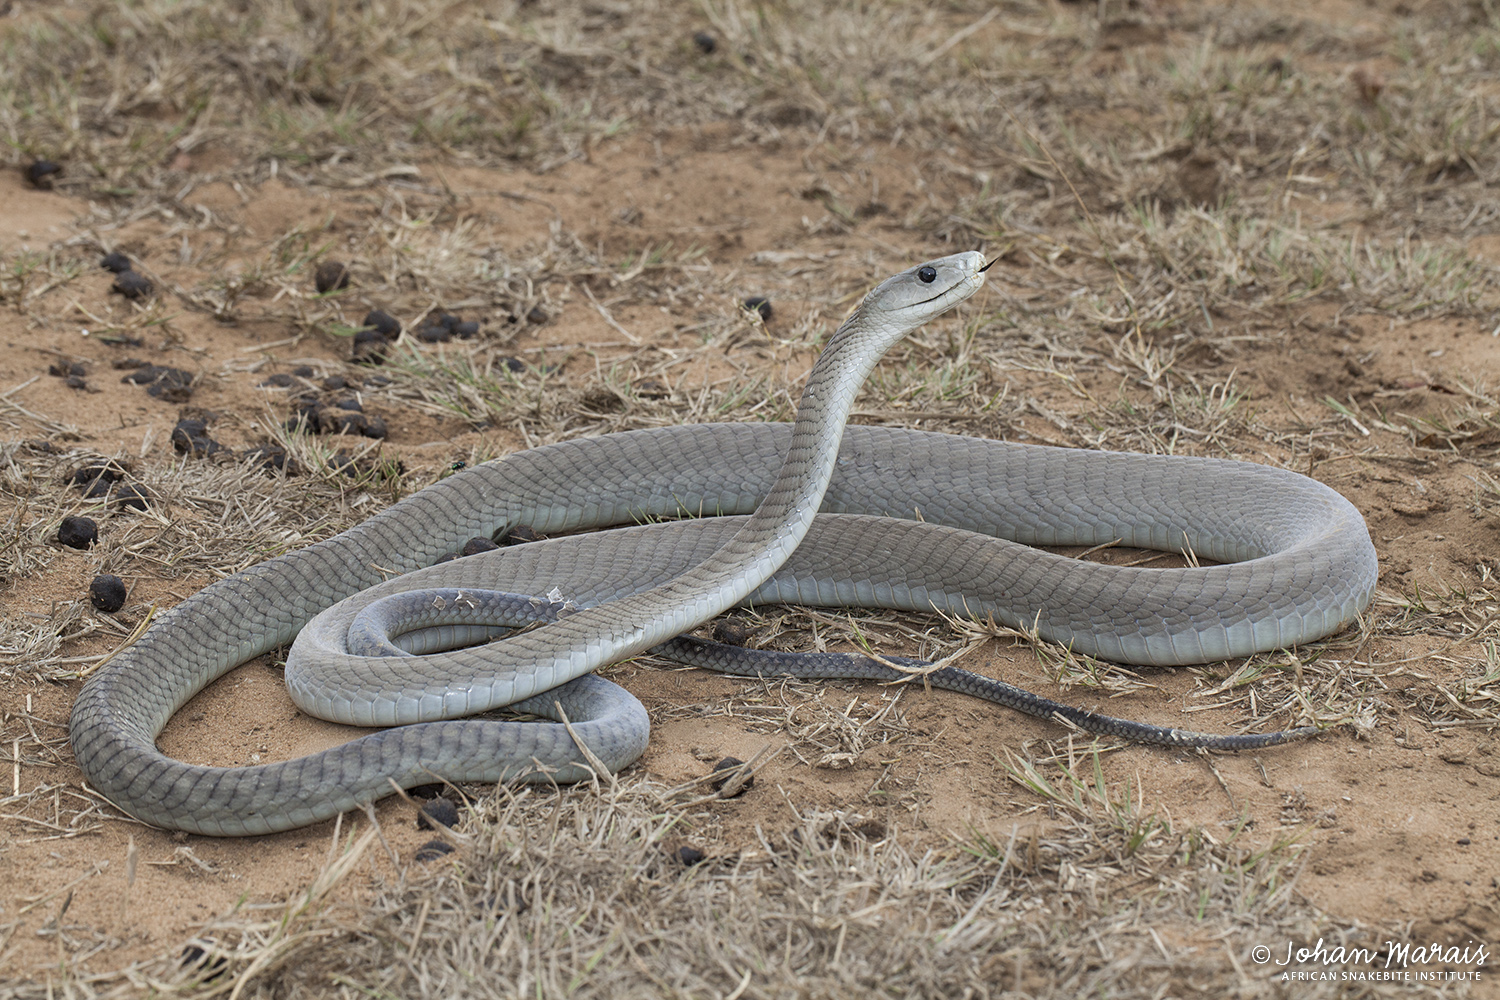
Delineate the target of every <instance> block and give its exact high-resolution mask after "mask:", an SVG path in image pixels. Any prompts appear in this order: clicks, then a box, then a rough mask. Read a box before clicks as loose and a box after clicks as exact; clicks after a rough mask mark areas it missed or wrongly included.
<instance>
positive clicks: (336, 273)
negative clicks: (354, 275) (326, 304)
mask: <svg viewBox="0 0 1500 1000" xmlns="http://www.w3.org/2000/svg"><path fill="white" fill-rule="evenodd" d="M313 286H314V287H315V288H317V290H318V294H319V295H326V294H327V293H329V292H336V291H338V290H339V289H341V288H348V287H349V269H348V268H347V267H345V266H344V264H343V263H342V262H341V261H337V260H325V261H324V262H323V263H321V264H319V265H318V267H317V270H315V271H313Z"/></svg>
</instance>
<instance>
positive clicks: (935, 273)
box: [860, 250, 985, 330]
mask: <svg viewBox="0 0 1500 1000" xmlns="http://www.w3.org/2000/svg"><path fill="white" fill-rule="evenodd" d="M984 268H985V263H984V255H983V254H981V253H976V252H975V251H972V250H970V251H968V252H966V253H956V254H951V255H949V256H947V257H939V258H938V259H937V260H929V261H927V262H926V263H923V264H918V265H917V266H916V267H912V268H907V269H906V270H905V271H902V272H901V273H900V274H895V275H892V276H891V277H889V278H887V279H885V280H884V281H882V282H881V283H880V284H878V285H876V286H875V290H874V291H872V292H870V294H869V295H867V296H865V301H864V303H863V304H862V305H861V306H860V311H861V312H864V313H866V314H870V315H872V318H873V317H876V316H878V317H879V319H880V320H881V322H882V323H890V324H893V325H896V326H900V327H903V328H904V329H906V330H912V329H915V328H916V327H918V326H920V325H922V324H923V323H926V322H927V321H928V320H930V319H935V318H936V317H938V316H940V315H942V314H943V313H945V312H947V311H948V310H949V309H951V308H953V307H954V306H956V305H958V304H959V303H960V302H962V301H963V300H964V299H966V298H968V297H969V296H970V295H973V294H974V293H975V292H977V291H978V290H979V286H980V285H983V284H984V273H983V271H984Z"/></svg>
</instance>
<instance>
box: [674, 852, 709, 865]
mask: <svg viewBox="0 0 1500 1000" xmlns="http://www.w3.org/2000/svg"><path fill="white" fill-rule="evenodd" d="M706 857H708V855H706V854H704V853H703V852H702V851H700V850H698V848H696V847H679V848H678V849H677V860H678V861H681V862H682V863H683V864H685V865H687V866H688V867H689V868H691V867H692V866H693V865H701V864H702V863H703V860H704V858H706Z"/></svg>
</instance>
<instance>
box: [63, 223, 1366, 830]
mask: <svg viewBox="0 0 1500 1000" xmlns="http://www.w3.org/2000/svg"><path fill="white" fill-rule="evenodd" d="M988 266H989V265H987V264H985V263H984V257H983V256H982V255H981V254H979V253H977V252H965V253H959V254H954V255H950V256H946V257H941V258H938V259H935V260H931V261H928V262H926V263H923V264H920V265H918V266H915V267H911V268H908V269H907V270H904V271H902V272H900V273H899V274H896V275H894V276H892V277H890V278H887V279H886V280H884V281H882V282H880V283H879V284H878V285H876V286H875V287H874V288H873V289H872V290H871V291H870V292H869V293H868V294H867V295H866V296H865V297H864V298H863V300H862V301H861V302H860V304H859V306H858V307H857V308H856V309H855V310H854V311H853V312H852V313H850V315H849V317H848V318H847V319H846V320H845V321H844V322H843V323H842V324H841V325H840V326H839V328H838V329H837V330H836V331H835V332H834V334H833V335H832V336H831V337H830V339H829V341H828V343H827V344H826V346H825V349H824V351H823V352H822V354H821V355H820V357H819V359H818V361H817V363H816V364H815V365H814V367H813V369H812V370H811V372H810V373H809V375H808V377H807V381H806V384H805V387H804V389H803V393H802V396H801V399H800V401H799V403H798V406H797V411H796V420H795V422H793V423H791V424H787V423H771V422H764V423H754V422H750V423H710V424H688V425H681V426H669V427H660V428H652V429H646V430H636V431H625V432H619V433H614V434H605V435H600V436H597V437H589V438H578V439H570V440H567V441H563V442H560V443H556V444H550V445H546V446H542V447H537V448H532V449H527V450H523V451H520V452H517V453H515V454H512V455H509V456H506V457H504V458H502V459H499V460H496V461H492V462H487V463H484V464H480V465H476V466H474V467H472V468H467V469H464V470H462V471H459V472H457V473H455V474H453V475H451V476H448V477H447V478H443V479H440V480H438V481H437V482H435V483H433V484H432V485H429V486H427V487H426V488H424V489H421V490H419V491H417V492H415V493H413V494H412V495H411V496H409V497H407V498H405V499H404V500H401V501H400V502H398V503H396V504H394V505H392V506H390V507H389V508H387V509H385V510H383V511H381V512H379V513H377V514H375V515H374V516H372V517H371V518H369V519H368V520H366V521H364V522H362V523H360V524H358V525H356V526H354V527H353V528H351V529H349V530H347V531H345V532H343V533H341V534H339V535H336V536H334V537H332V538H329V539H325V540H323V541H320V542H317V543H315V544H312V545H309V546H306V547H304V548H300V549H296V550H293V551H290V552H287V553H285V554H282V555H279V556H276V557H274V558H271V559H268V560H265V561H263V562H260V563H257V564H255V565H253V566H250V567H248V568H246V569H244V570H242V571H241V572H239V573H236V574H234V575H232V576H229V577H227V578H225V579H223V580H219V581H217V582H214V583H212V584H210V585H209V586H207V587H205V588H204V589H203V590H201V591H199V592H197V593H195V594H193V595H191V596H189V597H188V598H187V599H186V600H184V601H182V602H180V603H179V604H177V605H176V606H174V607H172V608H170V609H168V610H166V611H164V612H162V613H161V614H160V615H159V616H158V617H156V618H155V619H154V620H153V621H152V622H151V624H150V625H149V627H148V628H146V629H145V631H144V633H143V634H142V635H141V636H140V637H139V638H138V639H137V640H136V641H135V642H134V643H132V644H130V645H128V646H126V647H125V648H123V649H121V650H119V651H118V652H117V653H116V654H115V655H114V656H113V658H112V659H110V660H109V661H108V662H107V663H106V664H105V665H104V666H103V667H102V668H100V669H99V670H98V671H96V672H95V673H94V674H93V675H92V676H91V677H90V678H89V679H88V680H87V681H86V683H85V684H84V686H83V688H82V690H81V691H80V692H79V695H78V697H77V699H76V700H75V702H74V706H73V710H72V717H71V720H70V737H71V744H72V748H73V752H74V755H75V758H76V760H77V762H78V764H79V766H80V768H81V769H82V771H83V773H84V776H85V778H86V780H87V781H88V783H89V785H90V786H91V787H92V788H94V789H95V790H97V791H98V792H100V793H101V794H103V795H104V796H105V797H106V798H108V799H109V800H110V801H111V802H113V803H114V804H115V805H116V806H118V807H119V808H120V809H122V810H123V811H124V812H126V813H128V814H129V815H131V816H133V817H135V818H137V819H140V820H142V821H144V822H146V823H149V824H152V825H156V826H160V827H164V828H171V829H180V830H185V831H188V832H192V833H199V834H206V835H213V836H245V835H254V834H264V833H272V832H276V831H281V830H287V829H293V828H296V827H300V826H305V825H307V824H310V823H314V822H317V821H319V820H321V819H325V818H329V817H332V816H334V815H337V814H338V813H341V812H344V811H347V810H349V809H353V808H356V807H360V806H364V805H366V804H368V803H370V802H373V801H374V800H377V799H379V798H381V797H383V796H385V795H388V794H391V793H393V792H394V791H395V790H396V789H397V788H410V787H413V786H415V785H418V784H425V783H429V782H432V781H435V780H442V781H454V782H457V781H482V782H498V781H508V780H531V781H554V782H567V781H576V780H580V779H583V778H586V777H587V776H589V775H590V774H597V773H598V771H599V770H600V769H601V768H603V769H607V770H609V771H617V770H619V769H621V768H623V767H626V766H628V765H629V764H630V763H632V762H633V761H635V760H636V759H637V758H639V757H640V755H641V754H642V753H643V752H644V750H645V748H646V745H647V740H648V735H649V728H650V720H649V717H648V714H647V712H646V710H645V708H644V707H643V706H642V705H641V703H640V701H639V700H638V699H636V698H635V697H634V696H633V695H631V694H630V693H629V692H628V691H625V690H624V689H623V688H621V687H619V686H618V685H616V684H614V683H613V682H611V681H609V680H606V679H604V678H602V677H600V676H599V675H598V674H597V673H595V671H596V670H598V669H599V668H600V667H603V666H606V665H608V664H612V663H616V662H618V661H620V660H623V659H627V658H629V657H632V656H635V655H637V654H640V653H642V652H644V651H647V650H652V649H664V650H673V651H675V655H681V656H683V657H684V658H686V659H688V660H689V661H691V662H698V663H700V664H702V665H705V666H709V667H713V668H714V669H721V670H725V671H728V672H737V673H742V674H749V675H757V674H759V675H762V676H764V675H765V674H767V673H780V672H783V671H785V672H788V673H796V672H798V671H802V672H803V674H804V675H806V676H862V677H869V676H874V677H876V678H882V677H883V678H885V679H887V680H889V679H905V680H910V679H911V678H912V677H920V678H921V679H923V680H924V681H926V682H930V683H936V684H937V686H948V687H952V688H954V689H955V690H960V691H965V692H967V693H972V694H977V695H978V696H980V697H989V698H991V699H992V700H996V701H999V702H1000V703H1001V704H1009V705H1011V706H1012V707H1017V708H1020V709H1021V710H1023V711H1028V712H1031V713H1032V714H1035V715H1041V716H1043V717H1053V718H1060V719H1063V720H1066V721H1069V722H1072V723H1074V724H1077V725H1080V726H1082V727H1083V728H1085V729H1093V730H1094V731H1096V732H1102V733H1114V734H1118V735H1122V736H1124V737H1126V738H1141V739H1144V740H1146V741H1148V742H1157V743H1163V744H1167V745H1177V746H1209V747H1219V748H1223V749H1240V748H1244V747H1254V746H1265V745H1272V744H1274V743H1277V742H1281V741H1283V740H1285V739H1291V738H1297V737H1301V736H1305V735H1308V734H1310V733H1312V732H1315V731H1316V729H1315V728H1314V727H1311V726H1305V727H1301V728H1299V729H1293V730H1289V731H1286V732H1280V733H1269V734H1254V733H1250V734H1229V735H1226V736H1214V735H1212V734H1196V733H1192V732H1189V731H1185V730H1178V729H1172V728H1167V727H1155V726H1150V725H1148V724H1145V723H1134V722H1129V721H1126V720H1116V719H1111V718H1110V717H1108V716H1103V715H1094V714H1093V713H1089V712H1085V711H1083V710H1081V709H1077V708H1073V707H1072V706H1067V705H1063V704H1061V703H1058V702H1053V701H1050V700H1048V699H1045V698H1040V697H1039V696H1036V695H1032V694H1030V693H1028V692H1025V691H1023V690H1022V689H1020V688H1011V687H1009V686H1008V685H1004V684H1001V683H1000V682H998V681H990V680H988V679H985V678H982V677H980V676H979V675H977V674H972V673H969V672H967V671H962V670H957V669H956V668H954V667H951V666H941V667H928V666H923V665H920V662H919V661H907V660H900V659H888V658H884V657H874V658H873V659H872V658H871V657H867V656H864V655H863V654H832V653H829V654H817V653H815V654H805V657H808V658H810V659H803V660H801V661H799V663H798V665H795V666H792V665H788V664H787V662H786V660H785V658H786V656H787V655H788V654H778V653H773V652H768V651H763V652H762V653H761V654H760V655H761V656H762V659H759V660H757V659H755V658H754V656H753V655H751V654H750V653H748V652H747V651H741V650H736V649H734V648H732V647H731V648H726V647H724V646H722V645H721V644H716V643H712V642H708V641H705V640H702V639H698V638H694V637H692V636H688V635H684V633H688V632H690V631H691V630H693V629H694V628H696V627H697V626H699V625H700V624H702V623H704V622H707V621H709V620H710V619H712V618H713V617H715V616H716V615H718V614H720V613H721V612H723V611H725V610H728V609H731V608H734V607H736V606H744V605H747V604H748V605H752V606H759V605H764V604H778V603H779V604H799V603H800V604H808V605H816V606H825V607H883V608H895V609H907V610H916V611H929V612H930V611H933V610H934V609H935V610H937V611H939V612H942V613H944V614H956V615H966V616H970V617H975V618H979V619H983V620H992V621H995V622H997V623H1002V624H1008V625H1010V626H1012V627H1015V628H1021V629H1026V630H1030V631H1032V632H1034V633H1035V634H1036V635H1038V636H1040V637H1042V638H1045V639H1048V640H1051V641H1055V642H1060V643H1064V644H1067V645H1069V646H1070V647H1071V648H1072V649H1073V650H1075V651H1076V652H1079V653H1083V654H1087V655H1091V656H1098V657H1102V658H1105V659H1110V660H1117V661H1120V662H1124V663H1140V664H1161V665H1177V664H1188V663H1201V662H1211V661H1214V660H1218V659H1224V658H1230V657H1239V656H1248V655H1250V654H1252V653H1255V652H1261V651H1269V650H1274V649H1279V648H1284V647H1291V646H1295V645H1297V644H1299V643H1305V642H1310V641H1312V640H1315V639H1317V638H1319V637H1322V636H1326V635H1328V634H1331V633H1333V632H1336V631H1338V630H1339V629H1341V628H1343V627H1344V626H1345V625H1347V624H1348V623H1349V622H1351V621H1352V620H1354V619H1355V618H1356V617H1357V616H1358V615H1359V613H1360V612H1361V611H1362V610H1363V609H1364V608H1365V607H1366V605H1368V603H1369V601H1370V599H1371V596H1372V594H1373V591H1374V586H1375V579H1376V574H1377V563H1376V556H1375V551H1374V548H1373V545H1372V544H1371V542H1370V537H1369V532H1368V529H1367V528H1366V526H1365V523H1364V520H1363V517H1362V516H1361V515H1360V513H1359V511H1358V510H1357V508H1355V507H1354V505H1353V504H1351V503H1350V502H1349V501H1348V500H1346V499H1345V498H1344V497H1343V496H1341V495H1340V494H1339V493H1337V492H1336V491H1335V490H1333V489H1331V488H1330V487H1328V486H1326V485H1324V484H1322V483H1319V482H1317V481H1315V480H1313V479H1311V478H1309V477H1304V476H1301V475H1298V474H1296V473H1293V472H1290V471H1287V470H1284V469H1280V468H1276V467H1273V466H1268V465H1261V464H1257V463H1248V462H1240V461H1233V460H1229V459H1213V458H1198V457H1190V456H1161V455H1141V454H1128V453H1115V452H1102V451H1088V450H1082V449H1067V448H1056V447H1047V446H1039V445H1028V444H1019V443H1012V442H1003V441H991V440H986V439H980V438H972V437H965V436H958V435H950V434H941V433H935V432H928V431H917V430H907V429H900V428H892V427H882V426H867V425H848V426H846V425H847V422H848V417H849V414H850V412H851V410H852V408H853V406H854V400H855V397H856V394H857V393H858V392H859V390H860V387H861V385H862V383H863V382H864V380H865V378H866V377H867V376H868V375H869V373H870V372H871V371H872V370H873V368H874V366H875V364H876V363H877V361H878V360H879V359H880V358H881V357H882V356H883V355H884V354H885V352H886V351H887V350H888V349H889V348H890V347H891V346H892V345H894V344H895V343H897V342H899V341H900V340H901V339H902V338H903V337H905V336H906V335H907V334H908V333H910V332H912V331H913V330H915V329H917V328H918V327H920V326H921V325H923V324H924V323H926V322H928V321H930V320H932V319H934V318H936V317H938V316H940V315H942V314H943V313H945V312H947V311H948V310H949V309H951V308H953V307H954V306H956V305H957V304H959V303H960V302H962V301H964V300H965V299H967V298H969V297H970V296H971V295H972V294H973V293H974V292H975V291H976V290H977V289H978V288H980V287H981V286H982V285H983V284H984V281H985V269H986V268H987V267H988ZM515 525H526V526H529V527H531V528H532V529H533V530H535V531H536V532H538V533H540V534H542V535H544V536H550V537H547V539H546V540H544V541H538V542H532V543H530V544H526V545H518V546H507V547H504V548H500V549H497V550H495V551H491V552H485V553H482V554H479V555H474V556H469V557H467V558H461V559H451V560H448V561H440V560H442V558H443V557H444V555H445V554H447V553H451V552H452V551H453V550H455V549H457V548H459V547H460V546H461V545H463V543H464V542H465V540H467V539H471V538H475V537H492V538H498V537H502V536H503V533H504V532H506V531H508V530H509V529H510V528H511V527H513V526H515ZM596 528H611V529H612V530H603V531H593V530H590V529H596ZM1111 543H1118V544H1122V545H1126V546H1132V547H1138V548H1148V549H1161V550H1167V551H1176V552H1187V551H1191V552H1192V553H1194V554H1196V555H1197V556H1199V557H1203V558H1206V559H1209V560H1213V561H1214V562H1215V564H1213V565H1202V566H1193V565H1189V566H1185V567H1181V568H1164V569H1154V568H1150V567H1143V566H1121V565H1110V564H1105V563H1097V562H1090V561H1086V560H1080V559H1075V558H1069V557H1067V556H1065V555H1062V554H1059V553H1056V552H1052V551H1048V550H1047V549H1045V548H1038V547H1037V546H1053V547H1059V546H1079V545H1084V546H1095V545H1104V544H1111ZM512 626H517V627H512ZM497 629H509V632H508V634H506V636H505V638H504V639H503V640H502V641H488V640H489V638H490V637H491V636H492V635H495V634H497V631H496V630H497ZM294 640H295V641H294ZM288 643H291V648H290V650H289V651H288V653H287V659H286V684H287V688H288V691H289V692H290V694H291V697H292V699H293V701H294V702H295V703H296V704H297V706H298V707H299V709H301V710H302V711H305V712H308V713H309V714H312V715H317V716H319V717H323V718H327V719H330V720H332V721H337V722H345V723H350V724H354V725H360V726H370V727H385V728H379V729H376V731H374V732H371V733H369V734H366V735H363V736H360V737H358V738H355V739H352V740H350V741H348V742H346V743H343V744H340V745H338V746H335V747H332V748H330V749H327V750H324V751H321V752H317V753H312V754H309V755H307V756H303V757H296V758H293V759H290V760H284V761H275V762H269V763H259V764H253V765H249V766H243V767H211V766H199V765H194V764H189V763H185V762H183V761H179V760H176V759H173V758H172V757H170V756H168V755H167V754H165V753H163V752H162V751H161V750H159V749H158V748H157V746H156V738H157V736H158V735H159V734H160V732H161V731H162V729H163V728H164V727H165V726H166V724H167V722H168V721H169V720H170V719H171V717H172V715H173V714H174V713H175V712H176V711H177V710H178V709H179V708H181V707H182V706H183V705H184V704H186V702H187V701H188V700H189V699H190V698H192V697H193V696H194V695H195V694H196V693H198V692H199V691H201V690H203V688H205V687H206V686H207V685H208V684H210V683H211V682H212V681H214V680H215V679H216V678H218V677H220V676H222V675H223V674H225V673H227V672H228V671H229V670H231V669H233V668H234V667H235V666H237V665H239V664H241V663H244V662H246V661H247V660H249V659H251V658H253V657H256V656H259V655H261V654H263V653H266V652H268V651H271V650H274V649H277V648H278V647H282V646H285V645H286V644H288ZM455 647H456V648H455ZM747 657H749V658H748V659H747ZM766 657H769V658H768V659H767V658H766ZM809 663H810V664H811V665H810V666H809V665H808V664H809ZM913 663H917V664H918V665H917V666H913V665H912V664H913ZM747 664H748V665H747ZM507 706H508V709H507V710H508V711H512V712H519V713H522V714H524V715H528V716H531V717H533V718H532V720H531V721H517V720H515V719H513V718H496V717H493V716H494V712H493V711H492V710H495V709H499V708H502V707H507ZM476 715H478V716H482V717H477V718H476V717H473V716H476Z"/></svg>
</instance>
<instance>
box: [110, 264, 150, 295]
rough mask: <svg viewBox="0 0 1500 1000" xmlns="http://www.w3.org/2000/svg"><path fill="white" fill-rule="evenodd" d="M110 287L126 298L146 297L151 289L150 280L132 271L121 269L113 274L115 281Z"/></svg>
mask: <svg viewBox="0 0 1500 1000" xmlns="http://www.w3.org/2000/svg"><path fill="white" fill-rule="evenodd" d="M110 287H111V288H112V289H113V290H114V291H116V292H119V293H120V294H121V295H123V296H125V297H126V298H127V299H144V298H147V297H149V296H150V295H151V289H152V285H151V281H150V280H149V279H148V278H146V277H145V276H144V275H140V274H137V273H136V272H134V271H121V272H120V273H119V274H117V275H115V283H114V284H113V285H112V286H110Z"/></svg>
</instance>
